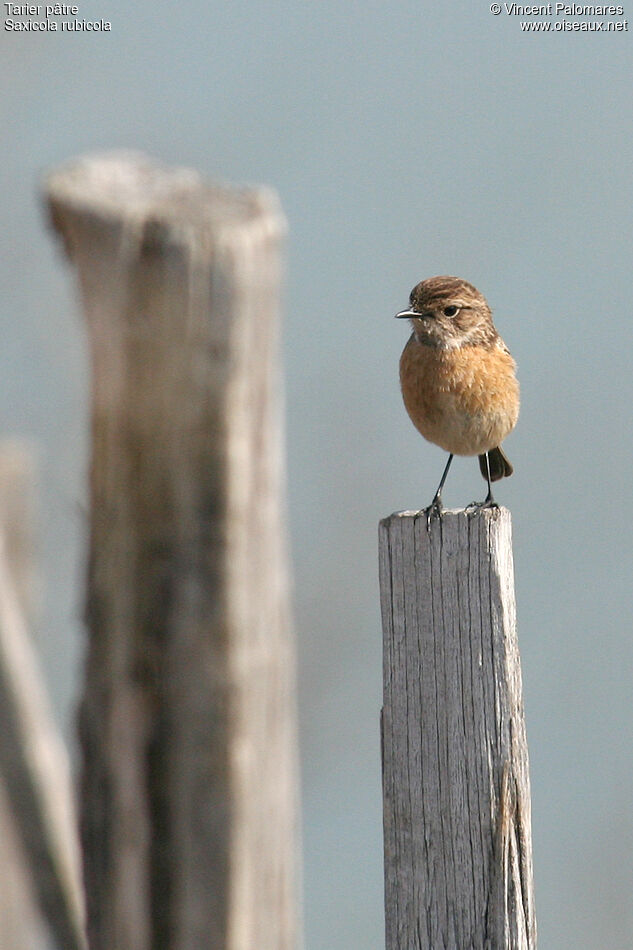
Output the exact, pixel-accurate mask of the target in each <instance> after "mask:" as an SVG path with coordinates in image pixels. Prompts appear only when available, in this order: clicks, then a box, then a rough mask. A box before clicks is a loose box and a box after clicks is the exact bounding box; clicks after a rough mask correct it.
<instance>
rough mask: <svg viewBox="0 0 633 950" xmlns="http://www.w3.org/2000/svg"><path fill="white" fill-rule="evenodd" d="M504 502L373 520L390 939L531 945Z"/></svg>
mask: <svg viewBox="0 0 633 950" xmlns="http://www.w3.org/2000/svg"><path fill="white" fill-rule="evenodd" d="M511 544H512V542H511V521H510V513H509V511H507V509H504V508H500V509H472V510H470V509H469V510H467V511H463V510H460V511H447V512H445V513H444V515H443V517H442V518H441V519H433V520H432V521H431V524H430V528H429V529H428V530H427V522H426V518H425V517H424V516H420V517H416V515H415V514H414V513H413V512H401V513H398V514H394V515H391V517H389V518H386V519H385V520H384V521H382V522H381V524H380V543H379V548H380V586H381V600H382V616H383V633H384V706H383V712H382V740H383V796H384V836H385V911H386V934H387V950H413V948H416V950H533V948H535V947H536V922H535V917H534V900H533V886H532V845H531V825H530V786H529V772H528V751H527V742H526V737H525V724H524V717H523V703H522V687H521V667H520V658H519V652H518V646H517V637H516V625H515V602H514V577H513V561H512V546H511Z"/></svg>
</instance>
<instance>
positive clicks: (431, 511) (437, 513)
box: [418, 492, 444, 531]
mask: <svg viewBox="0 0 633 950" xmlns="http://www.w3.org/2000/svg"><path fill="white" fill-rule="evenodd" d="M443 512H444V506H443V505H442V497H441V495H440V494H439V492H438V494H437V495H436V496H435V498H434V499H433V501H432V502H431V504H430V505H429V507H428V508H423V509H422V511H420V512H418V514H421V515H424V516H425V518H426V530H427V531H430V530H431V521H432V520H433V518H441V517H442V514H443Z"/></svg>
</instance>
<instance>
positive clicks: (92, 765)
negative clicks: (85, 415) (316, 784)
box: [47, 154, 298, 950]
mask: <svg viewBox="0 0 633 950" xmlns="http://www.w3.org/2000/svg"><path fill="white" fill-rule="evenodd" d="M47 196H48V205H49V209H50V213H51V216H52V221H53V223H54V226H55V228H56V229H57V231H58V232H59V233H60V234H61V236H62V238H63V240H64V244H65V247H66V250H67V253H68V255H69V257H70V259H71V261H72V263H73V265H74V267H75V269H76V271H77V274H78V278H79V285H80V290H81V298H82V304H83V310H84V314H85V318H86V322H87V325H88V337H89V346H90V355H91V361H92V379H93V392H92V460H91V467H90V508H91V514H90V552H89V559H90V566H89V576H88V598H87V611H86V613H87V625H88V631H89V648H88V659H87V672H86V683H85V688H84V694H83V701H82V707H81V740H82V749H83V780H82V792H81V800H82V804H81V811H82V819H81V824H82V840H83V851H84V867H85V882H86V891H87V904H88V935H89V942H90V947H91V950H115V948H120V950H150V948H151V950H199V948H200V947H207V948H209V950H252V948H253V947H257V948H258V950H291V948H295V947H296V946H297V942H298V933H297V914H296V901H297V894H296V885H295V881H296V877H297V855H296V850H297V848H296V837H295V825H296V820H297V808H296V799H297V781H296V748H295V738H296V737H295V730H296V724H295V695H294V655H293V644H292V640H291V633H290V626H289V619H288V613H289V611H288V591H287V565H286V550H285V537H284V526H283V520H284V519H283V514H284V511H283V507H284V504H283V466H282V461H281V452H282V449H281V418H280V412H281V410H280V403H279V368H278V333H279V328H278V310H279V284H280V244H281V241H282V239H283V235H284V231H285V224H284V219H283V217H282V214H281V212H280V210H279V207H278V205H277V202H276V199H275V197H274V195H272V194H271V193H269V192H268V191H265V190H260V189H248V190H238V189H229V188H219V187H211V186H209V185H207V184H205V183H204V182H203V181H202V180H201V179H200V178H199V176H198V175H197V174H195V173H194V172H189V171H183V170H170V169H165V168H162V167H159V166H157V165H155V164H153V163H151V162H150V161H148V160H147V159H145V158H143V157H142V156H137V155H132V154H114V155H105V156H100V157H99V156H97V157H93V158H86V159H82V160H78V161H76V162H74V163H72V164H69V165H67V166H65V167H62V168H60V169H59V170H57V171H56V172H54V173H53V174H52V175H50V177H49V179H48V182H47Z"/></svg>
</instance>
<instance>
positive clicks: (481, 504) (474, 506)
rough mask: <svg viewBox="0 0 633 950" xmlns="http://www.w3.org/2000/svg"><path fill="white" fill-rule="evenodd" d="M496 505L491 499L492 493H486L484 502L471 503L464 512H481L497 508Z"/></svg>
mask: <svg viewBox="0 0 633 950" xmlns="http://www.w3.org/2000/svg"><path fill="white" fill-rule="evenodd" d="M498 507H499V505H498V503H497V502H496V501H495V500H494V498H493V497H492V492H488V494H487V495H486V498H485V499H484V501H471V503H470V504H469V505H466V511H470V510H471V509H474V510H480V511H481V510H482V509H483V508H498Z"/></svg>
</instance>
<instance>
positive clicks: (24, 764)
mask: <svg viewBox="0 0 633 950" xmlns="http://www.w3.org/2000/svg"><path fill="white" fill-rule="evenodd" d="M33 485H34V467H33V459H32V455H31V453H30V452H29V450H28V449H27V448H25V447H24V446H20V445H18V444H3V445H1V446H0V723H1V724H2V725H1V728H0V783H1V784H2V790H1V791H0V799H1V801H0V824H1V825H2V843H1V845H0V854H2V856H3V857H4V858H5V859H7V860H11V862H12V865H14V866H12V867H7V865H3V871H2V877H3V878H4V880H3V881H2V882H1V883H0V892H3V893H5V894H6V895H10V896H11V901H12V903H15V904H17V906H18V907H19V908H20V913H21V919H20V918H18V917H17V916H16V914H15V907H13V908H11V909H10V911H9V913H8V915H7V917H6V918H5V917H3V920H2V922H0V938H1V940H2V943H1V945H2V947H3V950H4V947H5V946H6V948H7V950H11V948H13V947H15V948H18V947H19V948H22V947H24V948H26V947H35V946H43V943H42V940H43V928H42V920H41V918H44V919H45V920H46V921H47V923H48V925H49V927H50V932H51V934H52V936H53V937H54V939H55V941H56V945H57V946H58V947H60V948H63V950H81V948H82V947H83V946H84V937H83V893H82V886H81V879H80V873H79V848H78V840H77V825H76V818H75V809H74V798H73V791H72V786H71V780H70V767H69V762H68V756H67V753H66V748H65V746H64V744H63V742H62V739H61V737H60V735H59V732H58V730H57V727H56V724H55V721H54V719H53V715H52V712H51V710H50V707H49V703H48V697H47V693H46V688H45V685H44V682H43V680H42V677H41V674H40V671H39V665H38V662H37V659H36V656H35V652H34V650H33V646H32V644H31V640H30V637H29V633H28V629H27V624H26V619H25V618H26V617H27V616H29V615H31V614H32V603H31V601H32V589H33V552H32V547H31V541H32V538H31V532H30V529H31V521H32V519H31V504H30V502H31V500H32V494H33ZM9 822H11V827H9ZM14 862H15V863H14ZM5 899H6V898H5ZM0 903H2V901H0ZM38 907H39V912H41V917H40V913H39V912H38ZM7 928H11V930H12V932H10V931H8V930H7ZM9 941H10V942H9Z"/></svg>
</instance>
